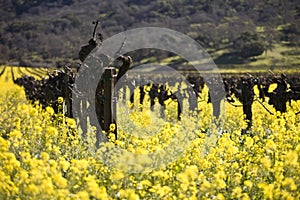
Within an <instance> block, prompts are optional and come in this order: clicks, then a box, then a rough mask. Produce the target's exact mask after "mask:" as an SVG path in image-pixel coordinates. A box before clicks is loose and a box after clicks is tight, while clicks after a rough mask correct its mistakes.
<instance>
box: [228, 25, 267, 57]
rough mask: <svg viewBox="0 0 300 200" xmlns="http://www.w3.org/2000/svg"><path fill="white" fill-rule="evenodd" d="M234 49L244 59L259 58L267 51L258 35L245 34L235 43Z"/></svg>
mask: <svg viewBox="0 0 300 200" xmlns="http://www.w3.org/2000/svg"><path fill="white" fill-rule="evenodd" d="M233 49H234V51H235V53H237V54H238V55H239V56H240V57H242V58H250V57H254V56H259V55H261V54H262V53H263V52H264V51H265V45H264V42H263V40H262V38H261V37H260V36H259V35H258V34H257V33H251V32H248V31H247V32H243V33H242V34H241V35H240V36H239V37H238V38H237V39H236V40H234V42H233Z"/></svg>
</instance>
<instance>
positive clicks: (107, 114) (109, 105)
mask: <svg viewBox="0 0 300 200" xmlns="http://www.w3.org/2000/svg"><path fill="white" fill-rule="evenodd" d="M115 74H116V68H114V67H108V68H105V70H104V77H103V78H104V110H103V117H104V130H105V132H106V133H108V132H109V131H110V125H111V124H112V123H114V124H116V120H115V119H114V118H115V117H116V97H114V87H115V83H116V78H115ZM114 134H115V139H117V127H116V128H115V130H114Z"/></svg>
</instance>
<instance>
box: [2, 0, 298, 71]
mask: <svg viewBox="0 0 300 200" xmlns="http://www.w3.org/2000/svg"><path fill="white" fill-rule="evenodd" d="M96 19H99V20H100V21H101V28H99V29H98V31H100V32H102V33H103V35H104V38H107V37H109V36H112V35H114V34H117V33H119V32H121V31H124V30H128V29H132V28H136V27H145V26H158V27H166V28H171V29H174V30H177V31H180V32H182V33H185V34H188V35H189V36H191V37H192V38H194V39H195V40H197V41H198V42H199V43H200V44H201V45H203V47H204V48H205V49H206V50H208V51H209V53H211V55H212V56H213V58H214V59H215V61H216V63H217V64H218V66H221V67H222V66H223V67H232V66H245V65H246V66H248V65H250V66H254V67H260V66H266V67H270V66H271V65H272V66H273V65H274V66H278V67H295V66H298V65H299V61H298V60H299V54H300V53H299V52H300V50H299V46H300V6H299V2H298V1H296V0H289V1H287V0H266V1H261V0H248V1H244V0H229V1H224V0H172V1H171V0H143V1H141V0H123V1H121V0H111V1H99V0H56V1H55V0H35V1H32V0H7V1H5V2H4V1H0V63H1V64H14V65H23V66H60V65H63V64H64V63H66V62H72V63H78V62H79V61H78V59H77V57H78V51H79V50H80V47H81V46H82V45H84V44H86V43H87V42H88V40H89V39H90V37H91V35H92V30H93V24H92V21H93V20H96ZM134 55H135V59H137V60H142V59H144V58H145V57H146V56H147V57H154V58H156V55H157V52H154V53H153V52H144V51H143V52H135V53H134ZM159 55H165V57H167V56H168V54H167V53H166V52H165V53H163V54H162V53H161V52H160V54H159Z"/></svg>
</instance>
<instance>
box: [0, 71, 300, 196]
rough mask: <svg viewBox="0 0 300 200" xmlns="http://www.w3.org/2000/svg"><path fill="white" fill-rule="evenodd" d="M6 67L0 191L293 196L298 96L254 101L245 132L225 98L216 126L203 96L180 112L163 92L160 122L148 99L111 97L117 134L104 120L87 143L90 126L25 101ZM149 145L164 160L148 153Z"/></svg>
mask: <svg viewBox="0 0 300 200" xmlns="http://www.w3.org/2000/svg"><path fill="white" fill-rule="evenodd" d="M9 76H10V75H9V73H7V74H4V75H3V76H1V78H0V113H1V115H0V136H1V137H0V199H129V200H137V199H216V200H217V199H218V200H223V199H243V200H246V199H290V200H292V199H295V200H297V199H300V163H299V157H300V115H295V113H297V112H298V111H299V110H300V102H295V101H292V103H291V105H288V112H287V113H284V114H279V113H277V114H276V115H270V114H269V113H268V112H266V110H264V109H262V107H261V105H260V104H259V103H257V102H254V104H253V105H254V106H253V126H252V128H251V130H250V133H251V134H250V133H248V134H244V135H242V134H241V130H242V129H243V128H244V127H246V123H245V122H244V121H243V112H242V108H241V107H237V108H236V107H233V106H231V105H229V104H227V103H224V108H225V112H224V124H223V125H222V129H220V128H218V127H214V126H213V125H212V124H213V120H212V119H211V112H212V108H211V107H212V106H211V104H208V103H206V102H200V103H199V107H200V109H201V111H200V114H199V115H200V116H198V117H192V116H188V115H183V116H182V120H181V121H180V122H178V121H176V120H174V119H173V118H174V117H173V116H176V111H175V109H176V104H173V103H172V102H171V103H170V104H168V106H167V109H168V110H167V112H166V113H167V115H168V117H169V121H167V122H166V121H162V120H161V119H159V118H158V117H155V115H154V114H153V113H152V112H151V111H149V109H146V108H149V107H148V105H143V106H140V107H137V108H133V109H127V108H124V107H123V109H125V111H124V112H123V111H122V110H121V109H122V108H121V106H119V110H120V111H119V112H120V116H119V117H118V140H115V139H114V137H113V136H112V134H113V131H114V129H115V128H116V127H115V125H114V124H112V125H111V133H110V134H109V138H110V141H108V142H107V143H102V144H101V145H100V148H99V149H96V148H95V145H94V144H95V134H96V131H95V129H94V128H93V127H92V126H90V127H89V131H88V134H87V137H85V138H83V137H81V130H80V129H79V128H78V126H77V123H76V120H74V119H71V118H66V117H64V115H63V113H58V114H55V113H54V111H53V109H52V108H51V107H47V108H46V109H42V108H41V106H40V105H39V104H38V102H36V103H33V104H31V103H29V102H28V101H27V100H26V98H25V94H24V91H23V89H22V88H21V87H18V86H15V85H13V83H12V81H11V78H10V77H9ZM58 104H59V106H63V99H61V98H60V99H58ZM129 106H130V105H128V107H129ZM141 107H144V109H140V108H141ZM270 109H272V107H270ZM127 110H130V113H129V115H126V116H125V115H122V113H125V112H127ZM272 111H274V109H273V110H272ZM143 132H145V135H147V137H146V136H145V137H141V134H142V133H143ZM172 138H175V139H172ZM186 138H188V141H189V142H185V139H186ZM184 144H185V145H186V146H184ZM168 145H170V146H171V147H172V148H170V150H168V151H163V149H165V147H167V146H168ZM174 147H184V151H182V152H181V153H178V152H179V151H180V149H179V150H178V149H177V148H174ZM159 150H162V151H159ZM172 151H176V152H177V153H178V155H177V154H176V156H173V157H172V156H170V155H174V154H173V153H176V152H172ZM124 152H129V153H124ZM155 152H160V157H161V159H160V160H161V161H166V162H165V163H161V164H160V163H152V162H153V160H151V157H147V155H148V154H151V153H152V154H151V155H155ZM137 155H146V156H137ZM171 157H172V158H171ZM173 158H176V159H173Z"/></svg>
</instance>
